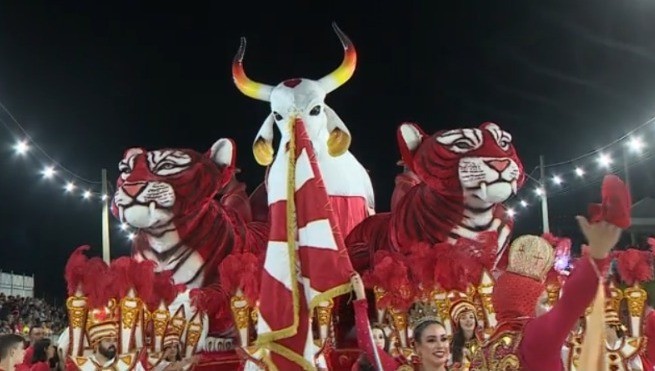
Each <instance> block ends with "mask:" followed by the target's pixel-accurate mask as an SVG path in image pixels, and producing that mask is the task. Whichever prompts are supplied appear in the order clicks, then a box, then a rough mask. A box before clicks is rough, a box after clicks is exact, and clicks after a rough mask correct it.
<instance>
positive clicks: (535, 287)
mask: <svg viewBox="0 0 655 371" xmlns="http://www.w3.org/2000/svg"><path fill="white" fill-rule="evenodd" d="M553 260H554V252H553V250H552V247H551V246H550V244H548V242H546V241H545V240H543V239H542V238H540V237H536V236H522V237H520V238H518V239H517V240H515V241H514V242H513V243H512V245H511V247H510V252H509V265H508V268H507V271H506V272H505V273H503V274H502V275H501V276H500V277H499V278H498V282H497V283H496V286H495V289H494V293H493V297H492V300H493V303H494V308H495V309H496V313H497V318H498V326H497V328H496V330H495V331H494V333H493V334H492V335H491V337H490V338H489V339H488V340H486V341H485V342H484V343H483V344H482V346H481V348H480V349H479V350H478V351H477V352H475V354H474V355H473V360H472V362H471V370H489V371H496V370H503V371H515V370H530V371H541V370H543V371H557V370H562V359H561V350H562V347H563V346H564V342H565V341H566V339H567V337H568V335H569V332H570V330H571V329H572V328H573V327H574V325H575V322H576V321H577V320H578V318H579V317H580V316H581V315H583V313H584V312H585V309H586V308H587V307H588V306H589V304H590V303H591V301H592V300H593V298H594V295H595V293H596V288H597V286H598V280H599V278H598V273H597V271H596V267H597V269H598V270H600V271H603V270H604V269H606V268H607V266H608V264H609V259H603V260H594V261H592V260H591V259H590V258H583V259H580V261H579V262H578V263H577V264H576V266H575V268H574V270H573V272H572V273H571V276H570V277H569V278H568V279H567V280H566V283H565V285H564V287H563V294H562V297H561V298H560V299H559V301H558V302H557V303H556V304H555V306H554V307H553V308H552V309H551V310H550V311H549V312H548V313H546V314H544V315H542V316H540V317H537V318H534V311H535V306H536V303H537V299H538V297H539V296H540V295H541V293H542V292H543V291H544V283H543V282H544V279H545V277H546V275H547V273H548V271H549V270H550V269H551V268H552V265H553ZM594 264H595V265H596V267H594Z"/></svg>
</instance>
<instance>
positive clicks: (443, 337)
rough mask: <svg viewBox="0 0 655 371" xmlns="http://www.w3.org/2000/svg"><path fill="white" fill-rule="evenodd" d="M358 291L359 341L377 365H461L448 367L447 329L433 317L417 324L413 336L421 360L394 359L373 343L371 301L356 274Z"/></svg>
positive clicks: (387, 368) (426, 370)
mask: <svg viewBox="0 0 655 371" xmlns="http://www.w3.org/2000/svg"><path fill="white" fill-rule="evenodd" d="M351 282H352V285H353V290H354V291H355V301H354V302H353V305H354V306H355V324H356V329H357V343H358V344H359V347H360V348H362V350H363V351H364V352H365V353H366V355H367V356H368V357H369V359H370V360H371V363H373V364H374V365H376V364H378V361H379V366H378V367H377V368H381V369H382V370H384V371H396V370H400V371H405V370H407V371H411V370H420V371H448V370H451V371H452V370H458V369H459V368H458V366H452V367H448V366H447V364H448V362H449V361H450V339H449V338H448V334H447V333H446V328H445V327H444V326H443V325H442V324H441V322H439V321H438V320H437V319H436V318H433V317H429V316H426V317H423V318H420V319H419V320H417V321H416V322H415V323H414V328H413V329H412V330H413V331H412V334H413V338H414V352H415V353H416V355H417V357H418V360H417V361H413V360H408V359H403V358H394V357H392V356H391V355H389V354H388V353H387V352H385V351H384V350H383V349H380V348H379V347H377V346H376V345H375V344H374V341H373V339H372V335H371V328H370V325H369V321H368V303H367V301H366V291H365V289H364V283H363V282H362V278H361V277H360V276H359V275H358V274H354V275H353V277H352V278H351Z"/></svg>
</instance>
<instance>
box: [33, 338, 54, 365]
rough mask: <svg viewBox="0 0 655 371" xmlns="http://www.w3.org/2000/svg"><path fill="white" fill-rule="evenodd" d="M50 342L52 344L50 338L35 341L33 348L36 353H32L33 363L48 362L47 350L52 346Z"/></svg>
mask: <svg viewBox="0 0 655 371" xmlns="http://www.w3.org/2000/svg"><path fill="white" fill-rule="evenodd" d="M50 344H52V342H51V341H50V339H48V338H44V339H41V340H38V341H37V342H36V343H34V346H33V348H32V349H34V353H32V363H37V362H46V361H47V360H48V353H47V351H48V348H49V347H50Z"/></svg>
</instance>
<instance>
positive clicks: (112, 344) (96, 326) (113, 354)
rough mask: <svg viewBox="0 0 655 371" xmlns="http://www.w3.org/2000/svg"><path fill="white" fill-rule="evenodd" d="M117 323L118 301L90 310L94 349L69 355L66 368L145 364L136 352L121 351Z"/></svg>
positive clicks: (82, 370)
mask: <svg viewBox="0 0 655 371" xmlns="http://www.w3.org/2000/svg"><path fill="white" fill-rule="evenodd" d="M118 324H119V316H118V313H117V312H116V303H115V301H110V303H109V304H108V305H107V306H105V307H100V308H94V309H92V310H90V311H89V314H88V318H87V328H86V335H87V337H88V339H89V344H90V346H91V347H92V348H93V353H92V354H91V355H89V356H78V357H69V358H68V359H67V361H66V370H67V371H102V370H137V371H141V370H144V371H145V368H144V367H143V366H142V365H141V362H139V360H138V359H137V357H135V355H128V354H126V355H118Z"/></svg>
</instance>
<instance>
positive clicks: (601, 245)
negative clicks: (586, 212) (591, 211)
mask: <svg viewBox="0 0 655 371" xmlns="http://www.w3.org/2000/svg"><path fill="white" fill-rule="evenodd" d="M576 219H577V220H578V224H579V225H580V230H581V231H582V234H584V236H585V238H586V239H587V243H588V244H589V255H591V257H592V258H594V259H604V258H606V257H607V256H608V255H609V253H610V251H611V250H612V248H614V246H616V244H617V243H618V242H619V238H620V237H621V233H622V232H623V230H622V229H621V228H619V227H617V226H615V225H613V224H610V223H608V222H605V221H601V222H597V223H589V221H588V220H587V218H585V217H584V216H577V217H576Z"/></svg>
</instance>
